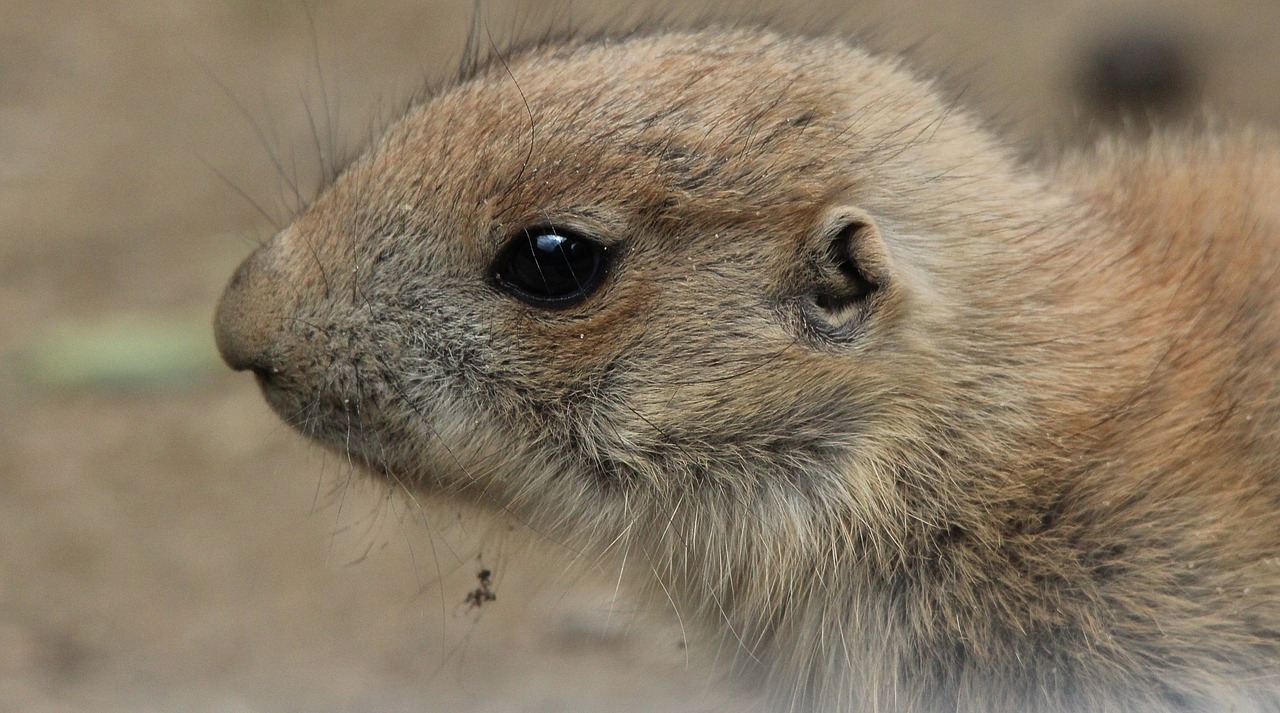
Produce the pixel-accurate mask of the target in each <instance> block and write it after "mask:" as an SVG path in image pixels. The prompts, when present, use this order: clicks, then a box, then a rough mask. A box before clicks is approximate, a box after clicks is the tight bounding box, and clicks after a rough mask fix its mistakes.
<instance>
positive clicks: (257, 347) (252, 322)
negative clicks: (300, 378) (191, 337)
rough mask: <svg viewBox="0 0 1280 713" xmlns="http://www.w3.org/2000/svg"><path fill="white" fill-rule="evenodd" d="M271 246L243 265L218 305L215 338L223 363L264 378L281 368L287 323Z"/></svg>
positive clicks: (234, 275) (261, 249) (257, 252)
mask: <svg viewBox="0 0 1280 713" xmlns="http://www.w3.org/2000/svg"><path fill="white" fill-rule="evenodd" d="M271 259H272V256H271V246H270V245H269V244H268V245H264V246H262V247H260V248H258V249H257V250H256V251H255V252H254V253H253V254H252V255H250V256H249V257H248V258H246V259H245V261H244V262H242V263H240V267H238V268H236V271H235V274H233V275H232V276H231V282H230V283H228V284H227V288H226V290H225V291H224V292H223V293H222V299H221V300H219V302H218V309H217V312H216V314H215V316H214V320H213V331H214V338H215V340H216V342H217V345H218V353H219V354H221V355H222V360H223V361H225V362H226V363H227V366H230V367H231V368H232V369H235V370H236V371H245V370H252V371H254V372H256V373H258V374H261V375H263V376H266V375H269V374H272V373H274V372H276V371H278V369H279V365H278V363H277V362H278V360H279V357H278V354H277V353H276V352H277V351H278V350H277V347H276V344H275V342H276V341H277V340H278V339H279V334H280V329H281V325H282V324H283V321H282V318H283V305H282V302H283V298H282V295H281V293H287V291H286V290H282V289H280V287H281V285H280V279H279V275H277V274H276V272H275V271H274V270H273V269H272V266H271Z"/></svg>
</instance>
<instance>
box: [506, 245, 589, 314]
mask: <svg viewBox="0 0 1280 713" xmlns="http://www.w3.org/2000/svg"><path fill="white" fill-rule="evenodd" d="M606 252H607V251H606V249H605V248H604V246H602V245H599V244H598V243H596V242H594V241H591V240H589V239H587V238H584V237H582V236H580V235H577V234H576V233H574V232H572V231H568V230H563V229H557V228H549V227H543V228H535V229H531V230H526V231H523V232H521V233H519V234H517V235H516V236H515V237H514V238H513V239H512V240H511V243H510V245H508V246H507V248H506V250H504V251H503V253H502V255H501V256H499V258H498V261H497V263H496V264H495V270H494V273H495V277H496V279H497V282H498V284H499V285H501V286H502V287H504V288H505V289H506V290H507V291H508V292H510V293H512V294H513V295H515V296H516V297H518V298H520V299H521V300H523V301H525V302H528V303H530V304H533V305H535V306H539V307H568V306H571V305H574V304H577V303H579V302H581V301H582V300H585V299H586V298H587V297H588V296H590V295H591V293H592V292H594V291H595V289H596V288H597V287H599V285H600V282H601V281H602V279H603V277H604V272H605V260H604V258H605V254H606Z"/></svg>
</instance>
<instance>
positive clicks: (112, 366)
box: [14, 315, 221, 389]
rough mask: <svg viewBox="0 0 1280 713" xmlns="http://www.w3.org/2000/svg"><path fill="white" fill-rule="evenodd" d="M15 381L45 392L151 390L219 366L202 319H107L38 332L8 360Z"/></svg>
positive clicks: (196, 377)
mask: <svg viewBox="0 0 1280 713" xmlns="http://www.w3.org/2000/svg"><path fill="white" fill-rule="evenodd" d="M14 363H15V366H16V369H15V370H14V371H15V372H16V374H15V376H16V377H17V378H18V380H19V381H20V382H25V383H26V384H28V385H31V386H37V387H45V388H77V389H92V388H109V389H119V388H124V389H151V388H161V387H173V386H180V385H186V384H192V383H194V382H196V381H197V380H199V379H202V378H204V377H207V376H209V375H210V374H213V373H215V372H216V371H217V370H219V369H220V368H221V362H220V361H219V359H218V352H217V349H216V347H215V346H214V342H213V329H212V327H211V326H210V324H209V320H208V318H207V317H204V316H202V317H201V318H200V319H198V320H197V319H165V318H147V317H142V316H132V315H130V316H121V317H111V318H108V319H105V320H103V321H100V322H80V321H76V322H63V323H58V324H54V325H51V326H50V327H48V328H47V329H45V330H44V331H41V332H38V333H37V334H36V335H35V336H34V338H33V339H32V340H31V341H30V342H28V343H27V344H26V345H25V346H24V347H23V348H21V349H20V350H19V351H18V353H17V354H16V357H15V359H14Z"/></svg>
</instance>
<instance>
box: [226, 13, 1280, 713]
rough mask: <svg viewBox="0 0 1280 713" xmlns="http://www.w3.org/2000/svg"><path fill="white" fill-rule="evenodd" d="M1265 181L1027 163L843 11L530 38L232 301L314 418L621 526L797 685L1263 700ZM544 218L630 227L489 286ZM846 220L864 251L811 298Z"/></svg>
mask: <svg viewBox="0 0 1280 713" xmlns="http://www.w3.org/2000/svg"><path fill="white" fill-rule="evenodd" d="M1277 200H1280V149H1277V144H1276V143H1275V142H1274V141H1273V140H1271V139H1269V138H1266V137H1264V136H1261V135H1258V136H1241V137H1235V138H1205V139H1190V138H1182V137H1171V138H1164V139H1158V140H1156V141H1154V142H1153V143H1152V144H1151V145H1149V146H1146V147H1143V148H1125V147H1122V146H1119V145H1116V146H1106V147H1102V148H1099V149H1097V150H1096V152H1094V153H1093V154H1090V155H1088V156H1079V157H1075V158H1071V159H1068V160H1065V161H1062V162H1061V163H1060V164H1059V165H1058V166H1056V167H1052V168H1049V169H1045V170H1037V169H1034V168H1031V167H1028V166H1025V165H1020V164H1019V163H1017V162H1015V161H1014V160H1013V159H1012V158H1011V157H1010V155H1009V153H1008V152H1007V151H1006V150H1005V149H1004V148H1002V147H1001V145H1000V144H999V143H998V142H997V141H996V140H995V139H994V138H993V137H991V136H989V135H988V134H987V133H986V132H984V131H983V130H982V129H981V128H980V127H979V126H978V125H977V124H976V123H975V122H974V121H973V120H972V119H971V118H969V117H968V116H967V115H966V114H965V113H964V112H963V111H961V110H958V109H956V108H955V107H952V106H949V105H947V104H945V103H943V102H942V101H940V100H939V98H938V95H937V94H936V93H935V92H934V91H933V90H932V89H931V87H930V86H929V85H928V84H927V83H926V82H923V81H921V80H919V79H917V78H916V77H914V76H912V75H911V74H910V73H909V72H907V71H905V70H904V69H903V68H901V67H900V66H899V65H898V64H897V63H895V62H894V61H891V60H885V59H879V58H875V57H871V56H869V55H867V54H865V53H864V52H862V51H860V50H858V49H856V48H852V47H849V46H847V45H845V44H844V43H842V42H839V41H836V40H799V39H787V38H782V37H779V36H775V35H773V34H770V33H767V32H755V31H715V32H706V33H691V34H679V33H675V34H657V35H651V36H637V37H632V38H629V39H625V40H621V41H600V42H568V43H564V44H553V45H543V46H537V47H533V48H531V49H529V50H526V51H523V52H520V53H516V54H514V55H513V56H510V57H506V58H502V59H499V60H495V61H490V62H489V63H487V64H484V65H482V66H481V67H479V68H478V69H477V70H476V71H475V73H474V76H471V77H468V78H466V79H464V80H463V81H460V82H459V83H457V84H456V85H454V86H450V87H448V88H446V89H444V90H443V91H441V92H439V93H438V94H437V95H436V96H433V97H431V98H429V99H427V100H425V101H424V102H422V103H421V104H419V105H417V106H415V107H413V108H412V109H410V110H409V111H408V112H407V113H406V115H405V116H404V117H403V119H401V120H400V121H399V122H398V123H397V124H395V125H394V126H393V127H392V128H391V129H390V130H389V131H388V132H387V134H386V135H385V136H384V137H383V138H382V139H381V140H379V141H378V142H377V143H376V144H375V145H374V146H373V147H372V148H371V149H370V150H369V151H368V152H367V153H366V154H365V155H364V156H363V157H361V158H360V159H358V160H357V161H356V162H355V163H353V164H352V165H351V166H349V167H348V168H347V169H346V170H344V171H343V172H342V174H341V175H340V176H339V178H338V179H337V180H336V181H335V183H334V184H333V185H332V186H331V187H330V188H329V189H328V190H327V191H325V193H324V194H323V195H321V196H320V198H319V199H318V200H317V201H316V202H315V203H314V205H312V206H311V207H310V208H309V209H308V210H306V211H305V212H304V213H303V214H302V215H301V216H299V218H298V219H297V220H296V221H295V222H294V224H293V225H292V226H290V227H289V228H288V229H287V230H285V231H284V232H282V233H281V234H280V235H279V236H277V237H276V238H275V239H274V240H272V241H271V242H270V243H268V244H267V245H265V246H264V247H263V248H262V249H260V250H259V251H257V252H256V253H255V254H254V255H253V256H252V257H250V258H249V259H248V260H247V261H246V262H245V263H244V265H242V266H241V268H240V270H239V272H238V273H237V275H236V277H235V278H234V279H233V281H232V283H231V285H230V287H229V288H228V290H227V293H226V295H225V296H224V298H223V301H222V304H221V306H220V308H219V314H218V319H217V334H218V341H219V345H220V348H221V349H222V351H223V354H224V355H225V356H226V358H227V360H228V361H229V363H231V364H232V365H233V366H235V367H237V368H253V369H255V370H256V371H257V372H258V374H259V377H260V381H261V382H262V384H263V387H264V391H265V393H266V395H267V398H268V400H269V401H270V402H271V403H272V405H273V406H274V407H275V408H276V409H277V410H278V411H279V412H280V413H281V415H282V416H284V417H285V418H286V419H288V420H289V421H290V422H292V423H293V424H294V425H296V426H297V427H299V428H300V429H301V430H302V431H303V432H304V433H307V434H308V435H310V436H312V437H315V438H317V439H319V440H321V441H322V442H324V443H326V444H328V445H329V446H331V447H333V448H335V449H338V450H341V451H342V452H344V453H349V454H350V455H352V456H353V457H356V458H359V459H361V460H362V461H363V462H365V463H367V464H368V465H369V466H370V467H371V468H372V469H374V470H376V471H378V472H380V473H383V474H385V475H386V476H387V477H389V478H394V479H395V480H397V481H400V482H404V483H406V484H408V485H409V486H410V487H413V488H416V489H421V490H424V491H428V492H432V493H438V494H443V495H446V496H450V497H454V498H458V499H462V500H466V501H470V502H475V503H479V504H481V505H484V506H487V507H489V508H491V509H493V510H495V511H504V512H507V513H510V514H512V515H513V516H515V517H517V518H519V519H521V520H523V521H526V522H528V523H530V524H531V525H532V526H533V527H535V528H536V529H537V530H539V531H540V532H543V533H546V534H549V535H551V536H553V537H557V538H566V539H570V540H572V541H574V542H577V543H579V544H581V545H582V546H585V547H595V548H600V549H606V550H609V551H610V552H613V553H617V554H619V555H621V554H624V553H625V555H626V556H627V558H628V561H630V562H631V563H632V564H631V565H630V567H629V569H628V573H629V574H632V575H634V577H633V578H634V579H635V580H637V584H638V585H639V586H642V587H643V586H646V583H647V585H648V586H653V585H654V584H655V583H656V584H658V585H660V587H661V589H662V590H663V591H665V592H669V593H670V595H671V596H672V597H674V600H675V602H676V603H677V605H678V606H679V609H680V611H681V612H682V613H683V614H684V615H685V616H686V618H689V619H694V620H697V621H700V622H701V624H702V625H703V626H704V628H705V629H706V630H707V631H708V632H709V634H710V635H715V634H714V632H719V633H720V635H722V636H724V637H726V638H727V639H728V641H729V642H730V643H731V644H732V645H733V646H735V647H740V650H741V651H742V659H743V660H744V661H747V662H756V663H758V667H759V673H761V674H763V675H764V676H766V680H767V686H768V688H769V691H770V692H771V695H772V697H773V701H774V704H775V705H776V706H777V707H778V708H779V709H788V708H795V709H806V710H807V709H815V710H826V711H904V712H926V711H928V712H933V711H972V712H974V713H978V712H983V713H987V712H992V711H1008V712H1010V713H1012V712H1015V711H1016V712H1033V711H1043V712H1050V711H1090V712H1102V711H1165V710H1169V711H1200V710H1215V711H1216V710H1223V711H1226V710H1232V711H1280V678H1278V676H1280V516H1278V515H1280V443H1278V440H1280V379H1277V376H1280V358H1278V357H1277V356H1276V355H1277V353H1278V352H1277V348H1278V347H1280V344H1278V342H1280V250H1278V248H1280V213H1278V212H1277V211H1278V210H1280V209H1278V208H1277V205H1280V203H1277ZM538 224H543V225H545V224H555V225H560V226H567V227H569V228H572V229H575V230H577V231H579V232H581V233H583V234H586V235H589V236H592V237H593V238H595V239H597V240H599V241H601V242H602V243H604V244H607V245H610V246H612V248H611V249H612V250H614V251H616V254H617V260H616V262H615V263H614V265H613V267H612V268H611V271H610V273H609V275H608V277H607V278H606V281H605V283H604V284H603V286H602V288H601V289H600V290H599V291H598V292H596V293H595V294H593V295H592V296H591V297H590V298H589V299H587V300H586V301H585V302H584V303H582V304H581V305H578V306H575V307H571V308H569V309H565V310H547V309H540V308H536V307H532V306H529V305H527V304H524V303H523V302H521V301H519V300H517V299H515V298H513V297H512V296H511V295H509V294H506V293H505V292H503V291H502V290H501V289H499V288H498V287H496V286H495V284H494V282H493V280H492V264H493V261H494V259H495V256H496V255H497V254H498V253H499V252H500V251H501V249H502V248H503V246H504V245H505V244H506V242H507V241H508V240H509V239H510V237H511V236H512V235H513V234H516V233H517V232H518V231H519V230H521V229H522V228H525V227H528V226H530V225H538ZM842 226H857V227H858V228H859V229H858V230H856V231H853V232H850V233H849V235H850V236H852V237H847V238H845V237H840V238H839V239H840V240H847V242H848V244H849V249H850V252H851V253H852V254H853V255H854V257H855V258H856V260H857V263H858V265H859V267H860V269H862V270H863V271H865V272H866V273H867V274H868V275H869V276H870V277H871V278H872V279H873V280H874V282H875V283H876V284H877V285H878V286H879V289H878V290H877V291H876V292H874V293H873V294H872V295H871V296H870V297H869V298H867V299H866V301H865V303H861V304H859V305H858V306H857V307H856V308H854V309H852V310H846V311H844V312H841V313H824V312H823V311H822V310H821V309H819V308H817V307H815V306H814V298H813V295H814V294H815V290H817V289H820V287H821V285H824V284H828V283H830V281H831V280H838V279H840V278H838V276H836V277H833V276H834V275H837V273H836V272H835V271H834V268H833V267H832V265H831V264H829V262H830V258H829V257H828V256H829V253H828V248H829V246H830V245H831V244H832V240H833V237H832V236H833V235H838V236H844V235H845V233H841V232H840V229H841V227H842ZM753 666H755V663H748V664H746V667H747V668H752V667H753Z"/></svg>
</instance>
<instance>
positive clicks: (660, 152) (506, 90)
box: [353, 35, 841, 225]
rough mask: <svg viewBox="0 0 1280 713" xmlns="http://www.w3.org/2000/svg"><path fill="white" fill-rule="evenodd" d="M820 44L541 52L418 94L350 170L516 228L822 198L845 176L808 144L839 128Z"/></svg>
mask: <svg viewBox="0 0 1280 713" xmlns="http://www.w3.org/2000/svg"><path fill="white" fill-rule="evenodd" d="M821 54H823V53H822V52H821V50H820V48H819V47H815V46H811V45H809V44H803V43H799V44H794V43H791V44H784V43H783V41H781V40H775V39H770V38H768V37H764V36H734V35H728V36H725V37H723V38H720V39H719V40H718V41H717V42H707V37H706V36H687V37H684V36H669V35H668V36H662V37H655V38H639V39H634V40H628V41H626V42H623V43H618V44H612V45H610V44H591V45H569V46H560V47H552V48H541V49H535V50H532V51H528V52H525V53H523V54H519V55H516V56H513V57H511V58H509V59H506V60H497V59H495V60H494V61H491V62H490V63H489V64H488V65H486V67H484V68H483V69H481V70H480V71H479V72H478V73H477V75H476V76H475V77H473V78H472V79H470V80H467V81H464V82H462V83H460V84H458V85H456V86H454V87H452V88H450V89H448V90H446V91H444V92H442V93H441V94H439V95H437V96H436V97H434V98H432V99H430V100H428V101H426V102H424V103H423V104H421V105H419V106H416V107H414V108H413V109H412V110H410V112H409V113H408V114H406V116H405V117H404V118H403V119H402V120H401V121H399V122H398V123H397V124H396V125H395V126H394V127H393V128H392V129H391V130H390V131H389V132H388V134H387V135H386V136H385V137H384V138H383V139H382V140H381V141H380V142H379V143H378V145H377V146H376V147H375V148H374V149H373V150H372V151H371V152H370V154H369V155H367V156H366V157H365V159H364V160H362V161H361V162H360V164H359V165H358V166H353V169H355V171H356V172H357V173H359V174H361V177H362V178H361V179H360V180H359V183H361V184H375V185H374V188H375V190H376V194H377V195H379V196H389V195H397V197H398V201H399V202H401V203H405V204H411V205H422V204H429V205H432V206H435V207H437V208H439V207H441V206H448V207H449V209H452V210H458V211H462V212H467V213H471V214H483V215H487V216H489V217H490V219H491V220H493V221H496V222H498V223H500V224H503V225H507V224H518V223H528V222H530V221H536V220H537V217H538V216H539V215H540V214H549V215H554V214H556V213H557V212H560V211H581V210H594V211H597V212H600V213H602V214H614V215H619V216H623V217H624V218H625V217H627V216H628V215H633V214H637V213H643V214H646V215H650V216H653V215H657V214H662V213H668V214H669V213H673V212H674V213H680V214H681V218H682V219H683V220H693V219H696V217H697V216H700V215H701V216H704V217H708V219H715V220H722V219H724V218H725V217H726V216H732V215H738V214H741V213H742V211H743V209H744V207H747V206H749V207H751V208H753V209H755V210H770V209H773V208H775V207H778V206H781V205H793V204H795V203H796V202H797V201H800V202H807V201H812V200H813V199H814V198H815V197H817V196H815V194H817V193H821V192H822V191H824V190H827V189H829V187H830V182H831V179H832V178H833V177H834V176H835V175H836V174H834V173H832V174H831V175H824V174H826V173H828V172H830V169H831V166H829V165H828V163H829V159H826V158H825V157H826V156H828V155H829V154H830V152H823V151H816V152H815V151H813V150H811V147H812V145H814V144H822V143H823V142H828V143H830V142H834V141H837V140H838V138H837V137H838V134H839V126H838V122H837V121H836V117H837V116H838V115H839V114H840V110H841V104H840V100H839V97H838V91H839V90H838V87H837V86H836V84H835V83H834V82H832V81H830V80H831V77H829V76H828V74H829V73H830V57H827V58H826V61H825V62H823V61H820V60H821V59H822V58H821V57H820V56H819V55H821ZM799 142H806V144H805V146H801V144H800V143H799ZM806 147H808V149H809V150H806ZM716 216H718V217H716Z"/></svg>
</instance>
